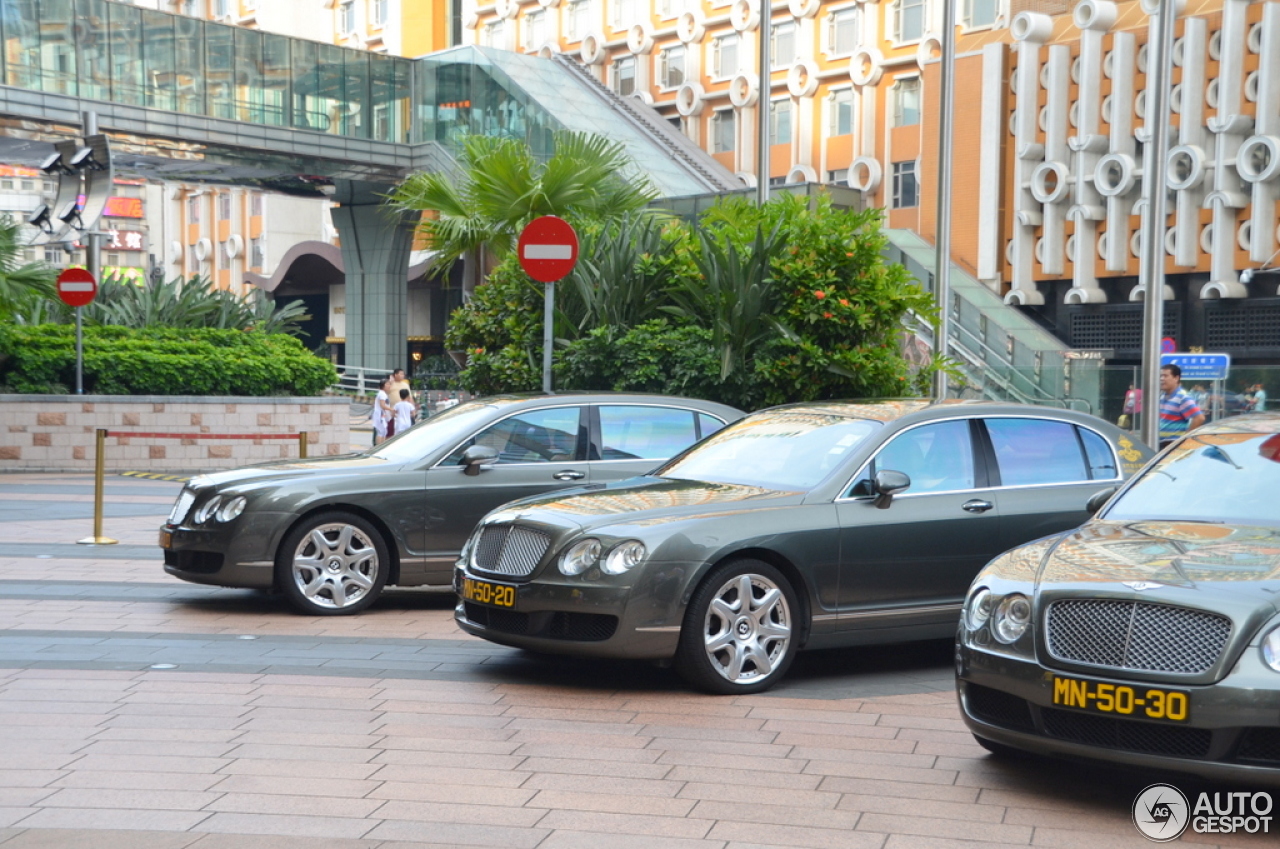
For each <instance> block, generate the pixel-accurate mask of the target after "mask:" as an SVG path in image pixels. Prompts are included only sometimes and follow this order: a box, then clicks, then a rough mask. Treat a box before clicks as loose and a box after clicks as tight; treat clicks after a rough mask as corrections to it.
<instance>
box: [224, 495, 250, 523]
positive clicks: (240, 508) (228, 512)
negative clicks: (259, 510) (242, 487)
mask: <svg viewBox="0 0 1280 849" xmlns="http://www.w3.org/2000/svg"><path fill="white" fill-rule="evenodd" d="M244 505H245V497H244V496H243V495H241V496H238V497H236V498H233V499H231V500H230V501H228V502H227V503H226V504H223V505H222V506H221V507H219V508H218V513H217V517H218V521H219V522H230V521H231V520H232V519H234V518H235V517H237V516H239V515H240V514H241V513H243V512H244Z"/></svg>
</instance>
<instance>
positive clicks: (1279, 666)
mask: <svg viewBox="0 0 1280 849" xmlns="http://www.w3.org/2000/svg"><path fill="white" fill-rule="evenodd" d="M1262 660H1263V662H1265V663H1266V664H1267V666H1270V667H1271V668H1272V669H1274V670H1275V671H1276V672H1280V628H1272V629H1271V633H1270V634H1267V635H1266V636H1265V637H1263V638H1262Z"/></svg>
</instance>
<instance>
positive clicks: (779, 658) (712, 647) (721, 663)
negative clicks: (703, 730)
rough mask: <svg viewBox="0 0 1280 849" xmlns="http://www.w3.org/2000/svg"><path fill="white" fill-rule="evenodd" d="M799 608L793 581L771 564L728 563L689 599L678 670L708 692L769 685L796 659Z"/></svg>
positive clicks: (723, 692)
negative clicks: (792, 585) (792, 584)
mask: <svg viewBox="0 0 1280 849" xmlns="http://www.w3.org/2000/svg"><path fill="white" fill-rule="evenodd" d="M799 611H800V606H799V604H797V602H796V594H795V590H794V589H792V587H791V582H790V581H788V580H787V578H786V577H785V576H784V575H783V574H782V573H781V572H780V571H778V570H777V569H776V568H774V567H773V566H770V565H769V564H768V563H765V562H764V561H762V560H739V561H736V562H733V563H726V564H725V565H723V566H721V567H719V568H717V569H715V570H713V571H712V572H711V574H709V575H708V576H707V577H706V578H705V579H704V580H703V582H702V583H701V584H699V585H698V589H697V590H696V591H695V592H694V594H693V598H691V599H690V600H689V607H688V609H687V610H686V611H685V617H684V626H683V627H682V628H681V629H680V645H679V647H678V648H677V649H676V669H677V670H678V671H679V672H680V675H681V676H682V677H683V678H684V679H685V680H686V681H688V682H689V684H691V685H692V686H693V687H696V688H697V689H699V690H704V691H706V692H709V693H716V694H720V695H743V694H746V693H759V692H761V691H763V690H767V689H769V688H770V687H772V686H773V685H774V684H776V683H777V682H778V681H779V680H781V679H782V676H783V675H785V674H786V672H787V668H788V667H789V666H791V661H792V659H794V658H795V654H796V645H797V641H798V638H799V633H800V629H799V623H798V621H797V615H798V613H799Z"/></svg>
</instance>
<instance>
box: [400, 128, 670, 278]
mask: <svg viewBox="0 0 1280 849" xmlns="http://www.w3.org/2000/svg"><path fill="white" fill-rule="evenodd" d="M458 164H459V166H460V167H459V172H458V173H457V175H456V176H454V175H449V174H443V173H439V172H434V173H427V172H420V173H417V174H414V175H412V176H410V177H409V178H408V179H406V180H405V181H404V182H403V183H402V184H401V185H400V186H399V187H397V188H396V190H395V191H394V192H393V193H392V194H391V200H392V203H393V204H394V205H395V206H397V207H399V208H400V209H403V210H407V211H412V212H428V213H431V215H429V217H426V218H424V219H423V220H422V223H421V225H420V227H421V231H422V233H423V235H425V236H426V238H427V242H428V244H429V245H430V246H431V248H432V249H433V250H435V251H438V252H439V254H440V264H441V267H443V268H448V267H450V266H452V264H453V263H454V262H456V261H457V260H459V259H461V258H463V257H466V258H468V259H469V260H471V261H469V262H468V263H467V267H468V272H469V273H468V277H469V279H468V281H467V283H466V287H467V289H468V290H470V289H473V288H474V287H475V286H476V285H477V284H478V283H479V282H480V280H481V279H483V275H486V274H487V273H488V271H489V270H491V268H492V267H493V265H495V264H496V262H497V261H498V260H501V259H502V258H503V257H504V256H506V255H507V254H509V253H510V252H511V250H512V249H513V248H514V246H515V243H516V239H517V237H518V236H519V234H520V230H521V229H522V228H523V227H524V225H526V224H528V223H529V222H530V221H532V220H533V219H534V218H537V217H539V216H541V215H558V216H560V217H562V218H565V219H566V220H568V221H569V222H570V223H575V224H576V223H585V222H604V221H609V220H613V219H616V218H619V217H621V216H623V215H626V214H628V213H635V212H638V211H640V210H642V209H644V208H645V207H646V206H647V205H648V204H649V203H650V202H651V201H652V200H654V199H655V198H656V197H657V195H658V193H657V190H656V189H655V188H654V187H653V185H652V183H650V182H649V181H648V179H647V178H645V177H643V176H637V177H634V178H631V179H627V178H624V177H622V176H621V175H622V174H626V173H636V169H635V168H634V165H633V163H632V161H631V158H630V157H629V156H628V154H627V152H626V149H625V148H624V147H623V146H622V145H621V144H620V143H618V142H614V141H610V140H609V139H607V138H604V137H603V136H598V135H592V134H589V133H575V132H568V131H561V132H558V133H556V135H555V153H553V154H552V155H551V157H550V158H549V159H547V160H546V161H545V162H541V161H539V160H538V158H537V157H535V156H534V155H533V151H532V150H531V149H530V148H529V146H528V145H527V144H525V143H524V142H521V141H517V140H515V139H508V138H497V137H493V136H479V135H473V136H468V137H467V138H466V139H464V140H463V143H462V150H461V153H460V154H459V163H458Z"/></svg>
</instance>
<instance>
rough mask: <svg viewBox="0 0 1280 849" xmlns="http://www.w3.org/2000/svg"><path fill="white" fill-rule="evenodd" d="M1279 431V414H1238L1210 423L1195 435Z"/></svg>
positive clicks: (1198, 429)
mask: <svg viewBox="0 0 1280 849" xmlns="http://www.w3.org/2000/svg"><path fill="white" fill-rule="evenodd" d="M1277 431H1280V413H1240V414H1238V415H1234V416H1228V417H1227V418H1225V419H1219V420H1218V421H1216V422H1210V423H1209V424H1207V425H1204V426H1203V427H1200V428H1197V429H1196V430H1195V431H1194V432H1195V433H1276V432H1277Z"/></svg>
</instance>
